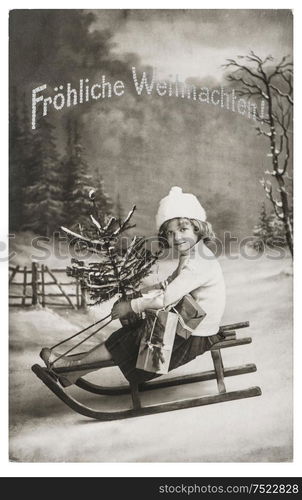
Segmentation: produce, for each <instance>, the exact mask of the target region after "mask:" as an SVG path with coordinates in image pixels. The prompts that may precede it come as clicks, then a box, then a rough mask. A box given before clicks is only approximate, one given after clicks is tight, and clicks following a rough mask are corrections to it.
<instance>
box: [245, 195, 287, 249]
mask: <svg viewBox="0 0 302 500" xmlns="http://www.w3.org/2000/svg"><path fill="white" fill-rule="evenodd" d="M253 235H254V236H255V239H254V240H253V242H252V246H253V248H255V249H256V250H258V251H263V250H264V248H265V246H268V247H275V246H284V245H285V244H286V239H285V231H284V225H283V223H282V222H281V221H280V220H279V219H278V218H277V216H276V214H275V212H271V213H269V214H268V213H267V212H266V207H265V203H262V207H261V211H260V214H259V221H258V224H257V225H256V226H254V229H253Z"/></svg>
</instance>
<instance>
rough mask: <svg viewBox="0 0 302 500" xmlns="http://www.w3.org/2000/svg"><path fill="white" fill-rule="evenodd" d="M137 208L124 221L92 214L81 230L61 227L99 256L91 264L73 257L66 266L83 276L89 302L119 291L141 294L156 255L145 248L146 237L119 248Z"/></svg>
mask: <svg viewBox="0 0 302 500" xmlns="http://www.w3.org/2000/svg"><path fill="white" fill-rule="evenodd" d="M90 199H92V200H94V191H91V193H90ZM94 210H95V207H94V209H93V211H94ZM134 210H135V205H134V207H133V208H132V210H131V211H130V212H129V213H128V215H127V217H126V218H125V219H124V220H123V221H119V220H118V219H117V218H116V217H110V218H107V220H106V222H105V224H101V223H100V221H99V220H97V219H96V217H95V216H93V215H90V222H91V223H90V224H87V223H86V225H85V226H84V225H82V224H81V226H80V227H81V230H80V232H79V233H76V232H74V231H72V230H70V229H68V228H66V227H62V229H63V231H65V233H67V234H68V235H69V236H70V237H72V239H73V241H74V240H76V241H77V243H78V244H79V246H81V245H83V246H84V247H85V249H87V248H89V249H90V251H91V252H92V253H94V254H96V255H97V256H98V257H99V260H98V261H97V262H89V263H88V264H85V262H84V261H81V260H78V259H75V258H73V259H72V261H71V263H72V265H71V266H70V267H68V268H67V274H68V275H69V276H73V277H75V278H77V279H78V280H80V281H81V282H82V284H83V285H84V286H85V287H86V288H87V290H88V292H89V294H90V298H91V300H93V304H90V305H95V304H100V303H102V302H105V301H107V300H109V299H110V298H112V297H114V296H115V295H117V294H120V295H121V297H122V299H123V300H126V299H127V298H128V299H129V297H133V296H135V295H137V294H139V291H138V285H139V284H140V282H141V280H142V279H143V278H144V277H145V276H147V275H148V274H149V273H150V272H151V267H152V265H153V264H154V263H155V261H156V259H157V255H153V254H152V253H151V252H150V251H149V250H148V249H147V248H146V240H145V238H144V237H138V236H134V237H132V238H131V240H130V243H129V245H128V248H127V251H126V252H125V254H124V255H123V256H122V255H121V254H120V251H119V239H120V237H121V235H122V233H123V232H125V231H126V230H129V229H130V228H132V227H134V226H133V225H131V224H130V219H131V217H132V215H133V213H134Z"/></svg>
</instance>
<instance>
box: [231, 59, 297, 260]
mask: <svg viewBox="0 0 302 500" xmlns="http://www.w3.org/2000/svg"><path fill="white" fill-rule="evenodd" d="M238 60H240V62H238ZM241 60H243V62H241ZM227 61H228V62H227V64H225V65H224V67H225V68H227V69H232V70H233V71H232V72H231V73H229V74H228V75H227V79H228V80H229V81H231V82H235V83H236V89H237V94H238V95H240V96H246V97H247V99H251V98H252V99H255V100H256V101H259V100H262V101H263V102H264V103H266V106H265V109H266V110H267V113H265V114H263V115H262V113H261V112H260V113H259V111H258V109H255V117H256V120H257V121H258V123H259V125H258V126H257V127H256V130H257V132H258V135H261V136H264V137H266V138H267V140H268V142H269V145H270V152H269V154H268V155H267V156H269V157H271V159H272V167H273V168H272V170H271V171H265V174H267V175H270V176H271V177H272V178H273V179H275V186H274V187H273V185H272V183H271V182H270V181H269V180H267V179H262V180H261V181H260V182H261V184H262V185H263V187H264V190H265V193H266V196H267V197H268V198H269V200H270V201H271V203H272V205H273V207H274V211H275V213H276V216H277V217H278V219H280V220H281V221H282V223H283V224H284V228H285V234H286V241H287V244H288V247H289V249H290V252H291V255H293V232H292V213H291V207H290V203H289V192H288V189H287V184H288V182H289V181H290V180H291V177H290V176H289V174H288V165H289V160H290V155H291V138H290V136H291V130H290V127H291V125H292V109H293V83H292V82H293V63H292V62H291V61H290V60H289V56H284V57H283V58H282V59H281V61H280V62H277V63H276V62H275V59H274V58H273V57H272V56H267V57H265V58H264V59H261V58H260V57H259V56H257V55H256V54H255V53H254V52H253V51H251V52H250V53H249V55H247V56H237V60H235V59H227ZM255 108H256V107H255Z"/></svg>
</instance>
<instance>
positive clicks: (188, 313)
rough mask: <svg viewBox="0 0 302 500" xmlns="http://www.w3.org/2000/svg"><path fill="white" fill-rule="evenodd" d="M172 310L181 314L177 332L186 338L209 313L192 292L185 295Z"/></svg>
mask: <svg viewBox="0 0 302 500" xmlns="http://www.w3.org/2000/svg"><path fill="white" fill-rule="evenodd" d="M171 311H174V312H177V313H178V314H179V321H178V325H177V329H176V333H177V335H180V336H181V337H183V338H185V339H187V338H189V337H190V336H191V335H192V333H193V332H194V330H195V328H196V327H197V326H198V325H199V324H200V323H201V321H202V320H203V319H204V318H205V316H206V315H207V313H206V312H205V311H204V310H203V309H202V307H200V305H199V304H198V303H197V302H196V300H195V299H194V298H193V297H192V295H190V294H187V295H185V296H184V297H183V298H182V299H181V300H180V301H179V302H178V303H177V304H176V305H175V306H173V307H172V308H171Z"/></svg>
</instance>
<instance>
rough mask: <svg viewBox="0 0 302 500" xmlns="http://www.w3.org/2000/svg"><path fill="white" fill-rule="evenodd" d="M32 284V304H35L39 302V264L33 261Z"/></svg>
mask: <svg viewBox="0 0 302 500" xmlns="http://www.w3.org/2000/svg"><path fill="white" fill-rule="evenodd" d="M31 272H32V274H31V286H32V305H33V306H35V305H37V304H38V279H39V272H38V264H37V262H32V264H31Z"/></svg>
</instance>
